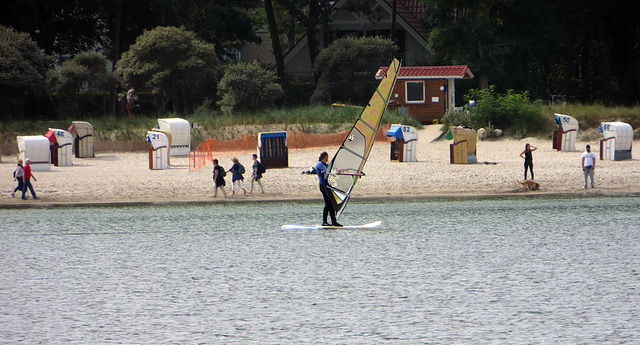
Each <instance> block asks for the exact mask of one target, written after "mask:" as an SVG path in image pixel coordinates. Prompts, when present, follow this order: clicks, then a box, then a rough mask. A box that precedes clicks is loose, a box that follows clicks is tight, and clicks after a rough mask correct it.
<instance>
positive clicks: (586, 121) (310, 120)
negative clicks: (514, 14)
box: [0, 104, 640, 143]
mask: <svg viewBox="0 0 640 345" xmlns="http://www.w3.org/2000/svg"><path fill="white" fill-rule="evenodd" d="M362 109H363V108H362V107H359V106H333V107H331V106H304V107H296V108H287V109H273V110H265V111H261V112H245V113H237V114H232V115H224V114H222V113H221V112H218V111H212V110H207V109H197V110H196V111H195V112H194V113H193V114H186V115H178V114H162V115H157V114H154V115H139V116H135V117H133V118H129V117H128V116H122V117H118V118H116V117H110V116H103V117H88V118H84V119H76V118H73V119H72V118H69V119H60V120H48V121H47V120H42V121H35V122H25V121H5V122H1V123H0V133H1V135H2V143H7V142H13V141H15V136H16V135H42V134H45V133H46V132H47V131H48V130H49V128H58V129H65V130H66V129H67V128H69V126H70V125H71V122H72V121H75V120H81V121H87V122H89V123H91V124H92V125H93V127H94V128H95V130H96V135H97V136H98V137H99V138H100V139H101V140H137V139H140V138H144V136H145V135H146V132H147V131H148V130H149V129H151V128H154V127H156V125H157V124H158V118H171V117H181V118H184V119H186V120H188V121H189V122H191V123H198V127H199V129H198V132H197V133H196V139H197V140H199V139H206V138H208V137H216V138H219V139H229V138H231V137H234V136H239V135H243V134H246V133H250V134H254V133H257V132H259V131H269V130H287V129H294V130H300V131H303V132H309V133H328V132H335V131H341V130H344V129H347V128H349V126H350V125H351V124H353V122H354V121H355V119H356V118H357V117H358V115H359V114H360V112H361V111H362ZM555 113H561V114H567V115H571V116H573V117H575V118H576V119H578V121H579V122H580V130H581V131H583V130H584V131H585V132H587V133H588V132H589V131H591V132H593V131H595V130H597V128H598V126H599V125H600V122H602V121H623V122H627V123H629V124H630V125H631V126H632V127H633V128H636V129H638V128H640V106H635V107H607V106H604V105H597V104H596V105H583V104H570V105H558V106H551V107H548V106H543V107H542V115H543V117H545V118H547V119H553V115H554V114H555ZM551 121H552V120H550V122H551ZM382 123H389V124H391V123H402V124H405V125H409V126H414V127H417V128H422V126H421V125H420V123H418V122H417V121H416V120H414V119H413V118H409V117H407V116H403V115H399V114H398V113H397V112H394V111H387V112H386V113H385V115H384V117H383V119H382ZM233 127H238V128H241V129H239V130H234V131H229V130H228V129H229V128H233ZM546 132H550V131H548V130H545V133H546ZM550 135H551V134H549V136H550Z"/></svg>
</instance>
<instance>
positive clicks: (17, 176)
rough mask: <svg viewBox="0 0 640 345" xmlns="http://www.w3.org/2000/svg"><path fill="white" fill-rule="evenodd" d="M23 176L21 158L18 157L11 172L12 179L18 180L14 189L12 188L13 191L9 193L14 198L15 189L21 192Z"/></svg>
mask: <svg viewBox="0 0 640 345" xmlns="http://www.w3.org/2000/svg"><path fill="white" fill-rule="evenodd" d="M23 176H24V170H23V168H22V159H18V166H17V167H16V171H14V173H13V181H18V187H16V189H14V190H13V192H12V193H11V196H12V197H14V198H15V197H16V192H17V191H21V192H22V186H23V185H24V183H23V181H22V177H23Z"/></svg>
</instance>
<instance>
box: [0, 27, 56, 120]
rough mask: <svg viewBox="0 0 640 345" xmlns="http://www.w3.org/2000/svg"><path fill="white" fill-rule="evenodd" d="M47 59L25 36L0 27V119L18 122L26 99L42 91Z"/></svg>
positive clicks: (29, 38) (28, 37) (25, 105)
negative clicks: (11, 119) (10, 118)
mask: <svg viewBox="0 0 640 345" xmlns="http://www.w3.org/2000/svg"><path fill="white" fill-rule="evenodd" d="M49 62H50V58H49V57H48V56H46V55H45V54H43V53H42V51H41V50H40V48H39V47H38V45H37V44H36V43H35V42H34V41H33V40H32V39H31V37H30V36H29V35H28V34H26V33H21V32H17V31H15V30H14V29H12V28H8V27H5V26H1V25H0V102H2V107H0V116H1V117H2V118H4V117H6V116H7V115H9V114H13V115H17V116H16V117H18V118H20V117H22V116H20V115H21V114H24V112H25V108H26V107H29V106H30V105H29V104H28V103H27V98H28V95H31V96H33V95H34V94H36V93H40V92H42V91H44V89H45V80H46V76H47V68H48V65H49Z"/></svg>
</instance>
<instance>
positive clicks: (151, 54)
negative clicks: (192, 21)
mask: <svg viewBox="0 0 640 345" xmlns="http://www.w3.org/2000/svg"><path fill="white" fill-rule="evenodd" d="M218 63H219V60H218V58H217V57H216V53H215V47H214V46H213V44H209V43H206V42H204V41H203V40H201V39H199V38H198V37H196V34H195V33H194V32H191V31H187V30H186V29H184V28H176V27H158V28H155V29H153V30H149V31H145V32H144V33H143V34H142V35H141V36H140V37H138V39H137V40H136V43H135V44H133V45H132V46H131V47H130V48H129V50H128V51H126V52H125V53H123V54H122V58H121V59H120V61H118V63H117V64H116V72H117V74H118V75H120V76H121V77H122V80H123V81H124V82H125V83H126V84H131V85H133V86H134V87H135V88H137V89H147V90H149V91H151V93H152V94H153V95H155V96H156V99H157V102H158V103H159V108H160V110H171V111H174V112H178V113H184V111H185V109H186V110H189V111H191V110H193V109H194V107H195V106H197V105H198V104H200V103H201V102H202V101H203V100H204V99H205V98H206V97H211V96H213V95H215V91H214V90H215V85H216V83H217V80H218V78H217V69H218Z"/></svg>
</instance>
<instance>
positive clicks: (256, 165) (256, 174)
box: [249, 153, 264, 194]
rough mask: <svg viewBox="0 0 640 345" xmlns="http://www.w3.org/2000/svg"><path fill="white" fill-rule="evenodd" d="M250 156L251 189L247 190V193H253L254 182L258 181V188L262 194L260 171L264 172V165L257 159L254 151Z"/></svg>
mask: <svg viewBox="0 0 640 345" xmlns="http://www.w3.org/2000/svg"><path fill="white" fill-rule="evenodd" d="M251 158H252V159H253V165H252V166H251V167H252V169H253V172H252V173H251V189H250V190H249V194H251V193H253V183H254V182H258V185H260V189H261V190H262V193H263V194H264V187H263V186H262V182H261V181H260V180H261V179H262V173H263V172H264V165H262V163H261V162H260V161H258V155H257V154H255V153H254V154H253V155H252V156H251Z"/></svg>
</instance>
